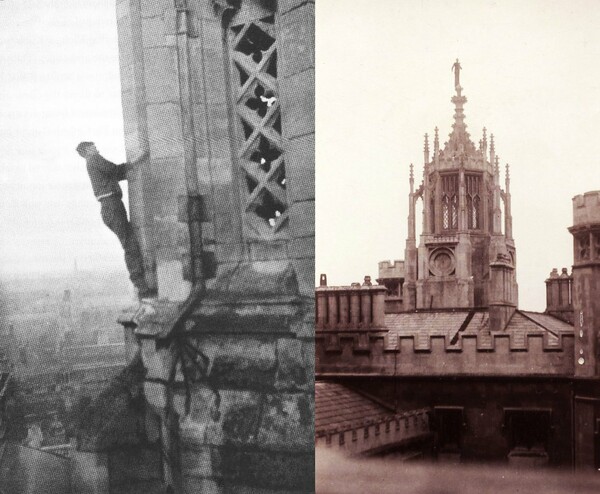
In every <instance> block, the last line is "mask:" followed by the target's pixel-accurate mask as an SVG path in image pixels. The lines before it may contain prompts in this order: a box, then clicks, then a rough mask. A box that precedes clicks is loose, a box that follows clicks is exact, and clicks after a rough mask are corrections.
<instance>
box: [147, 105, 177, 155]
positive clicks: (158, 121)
mask: <svg viewBox="0 0 600 494" xmlns="http://www.w3.org/2000/svg"><path fill="white" fill-rule="evenodd" d="M146 111H147V115H148V134H149V138H150V155H151V156H152V160H153V161H154V159H157V158H169V157H182V156H183V136H182V135H181V112H180V110H179V106H178V105H176V104H174V103H161V104H149V105H148V106H147V108H146Z"/></svg>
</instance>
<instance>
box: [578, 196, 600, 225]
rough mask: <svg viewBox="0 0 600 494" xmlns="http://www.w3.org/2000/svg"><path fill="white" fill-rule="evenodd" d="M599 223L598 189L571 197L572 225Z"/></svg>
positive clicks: (599, 200)
mask: <svg viewBox="0 0 600 494" xmlns="http://www.w3.org/2000/svg"><path fill="white" fill-rule="evenodd" d="M592 224H600V190H592V191H590V192H586V193H585V194H579V195H576V196H575V197H573V227H572V228H576V227H578V226H584V225H592Z"/></svg>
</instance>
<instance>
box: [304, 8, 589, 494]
mask: <svg viewBox="0 0 600 494" xmlns="http://www.w3.org/2000/svg"><path fill="white" fill-rule="evenodd" d="M316 10H317V67H316V69H317V81H318V84H317V120H316V121H317V154H316V155H317V166H316V177H317V181H316V184H317V215H316V234H317V235H316V242H317V249H316V267H317V269H316V273H315V284H316V287H317V288H316V326H315V344H316V362H315V375H316V383H315V393H316V395H315V401H316V411H315V442H316V458H317V462H316V478H317V484H316V490H317V492H320V493H332V492H355V493H363V492H403V493H404V492H406V493H438V492H439V493H441V492H444V493H461V494H462V493H470V492H473V493H475V492H477V493H480V492H494V493H497V492H537V491H539V490H543V491H544V492H596V491H597V490H598V488H599V487H600V479H599V478H598V470H599V469H600V435H599V432H600V401H599V400H600V395H599V392H600V387H599V384H600V383H599V381H598V375H599V374H598V373H599V369H600V367H599V365H598V362H597V359H598V355H599V348H598V345H599V339H598V334H599V333H598V317H599V315H600V313H599V312H598V311H599V309H600V307H599V306H598V300H599V294H598V287H599V286H600V284H599V281H600V278H599V276H600V269H599V268H600V264H599V262H600V257H599V256H600V251H599V250H598V246H599V245H600V191H599V190H600V174H599V172H598V170H599V166H600V162H599V161H598V159H597V157H596V152H595V143H596V141H597V133H598V129H599V128H600V85H599V84H598V80H599V75H600V64H599V62H598V60H599V59H600V57H599V55H600V34H599V32H598V29H597V26H598V25H599V22H600V9H599V8H598V5H597V3H596V2H592V1H575V2H565V1H536V0H530V1H526V2H514V1H508V2H494V1H483V2H475V1H468V0H463V1H449V2H436V1H427V0H424V1H414V2H410V1H406V2H401V1H385V0H382V1H379V2H366V1H362V0H354V1H352V2H341V1H336V0H330V1H322V2H318V4H317V6H316Z"/></svg>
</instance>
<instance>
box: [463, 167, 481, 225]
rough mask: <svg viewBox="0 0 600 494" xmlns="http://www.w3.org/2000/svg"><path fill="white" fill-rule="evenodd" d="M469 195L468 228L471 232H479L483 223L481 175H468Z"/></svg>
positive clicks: (467, 188)
mask: <svg viewBox="0 0 600 494" xmlns="http://www.w3.org/2000/svg"><path fill="white" fill-rule="evenodd" d="M465 182H466V184H465V185H466V193H467V227H468V228H469V229H471V230H479V229H481V227H482V224H481V223H482V221H481V190H480V189H481V179H480V176H479V175H466V176H465Z"/></svg>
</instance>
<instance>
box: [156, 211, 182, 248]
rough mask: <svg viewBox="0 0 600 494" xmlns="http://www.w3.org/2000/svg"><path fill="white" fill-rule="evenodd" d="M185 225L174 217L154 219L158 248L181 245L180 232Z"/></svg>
mask: <svg viewBox="0 0 600 494" xmlns="http://www.w3.org/2000/svg"><path fill="white" fill-rule="evenodd" d="M182 227H183V225H182V224H181V223H179V222H178V221H177V218H176V217H174V216H173V215H170V216H166V217H162V218H155V219H154V237H155V239H156V240H155V245H156V246H157V247H175V246H177V245H179V230H180V228H182Z"/></svg>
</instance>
